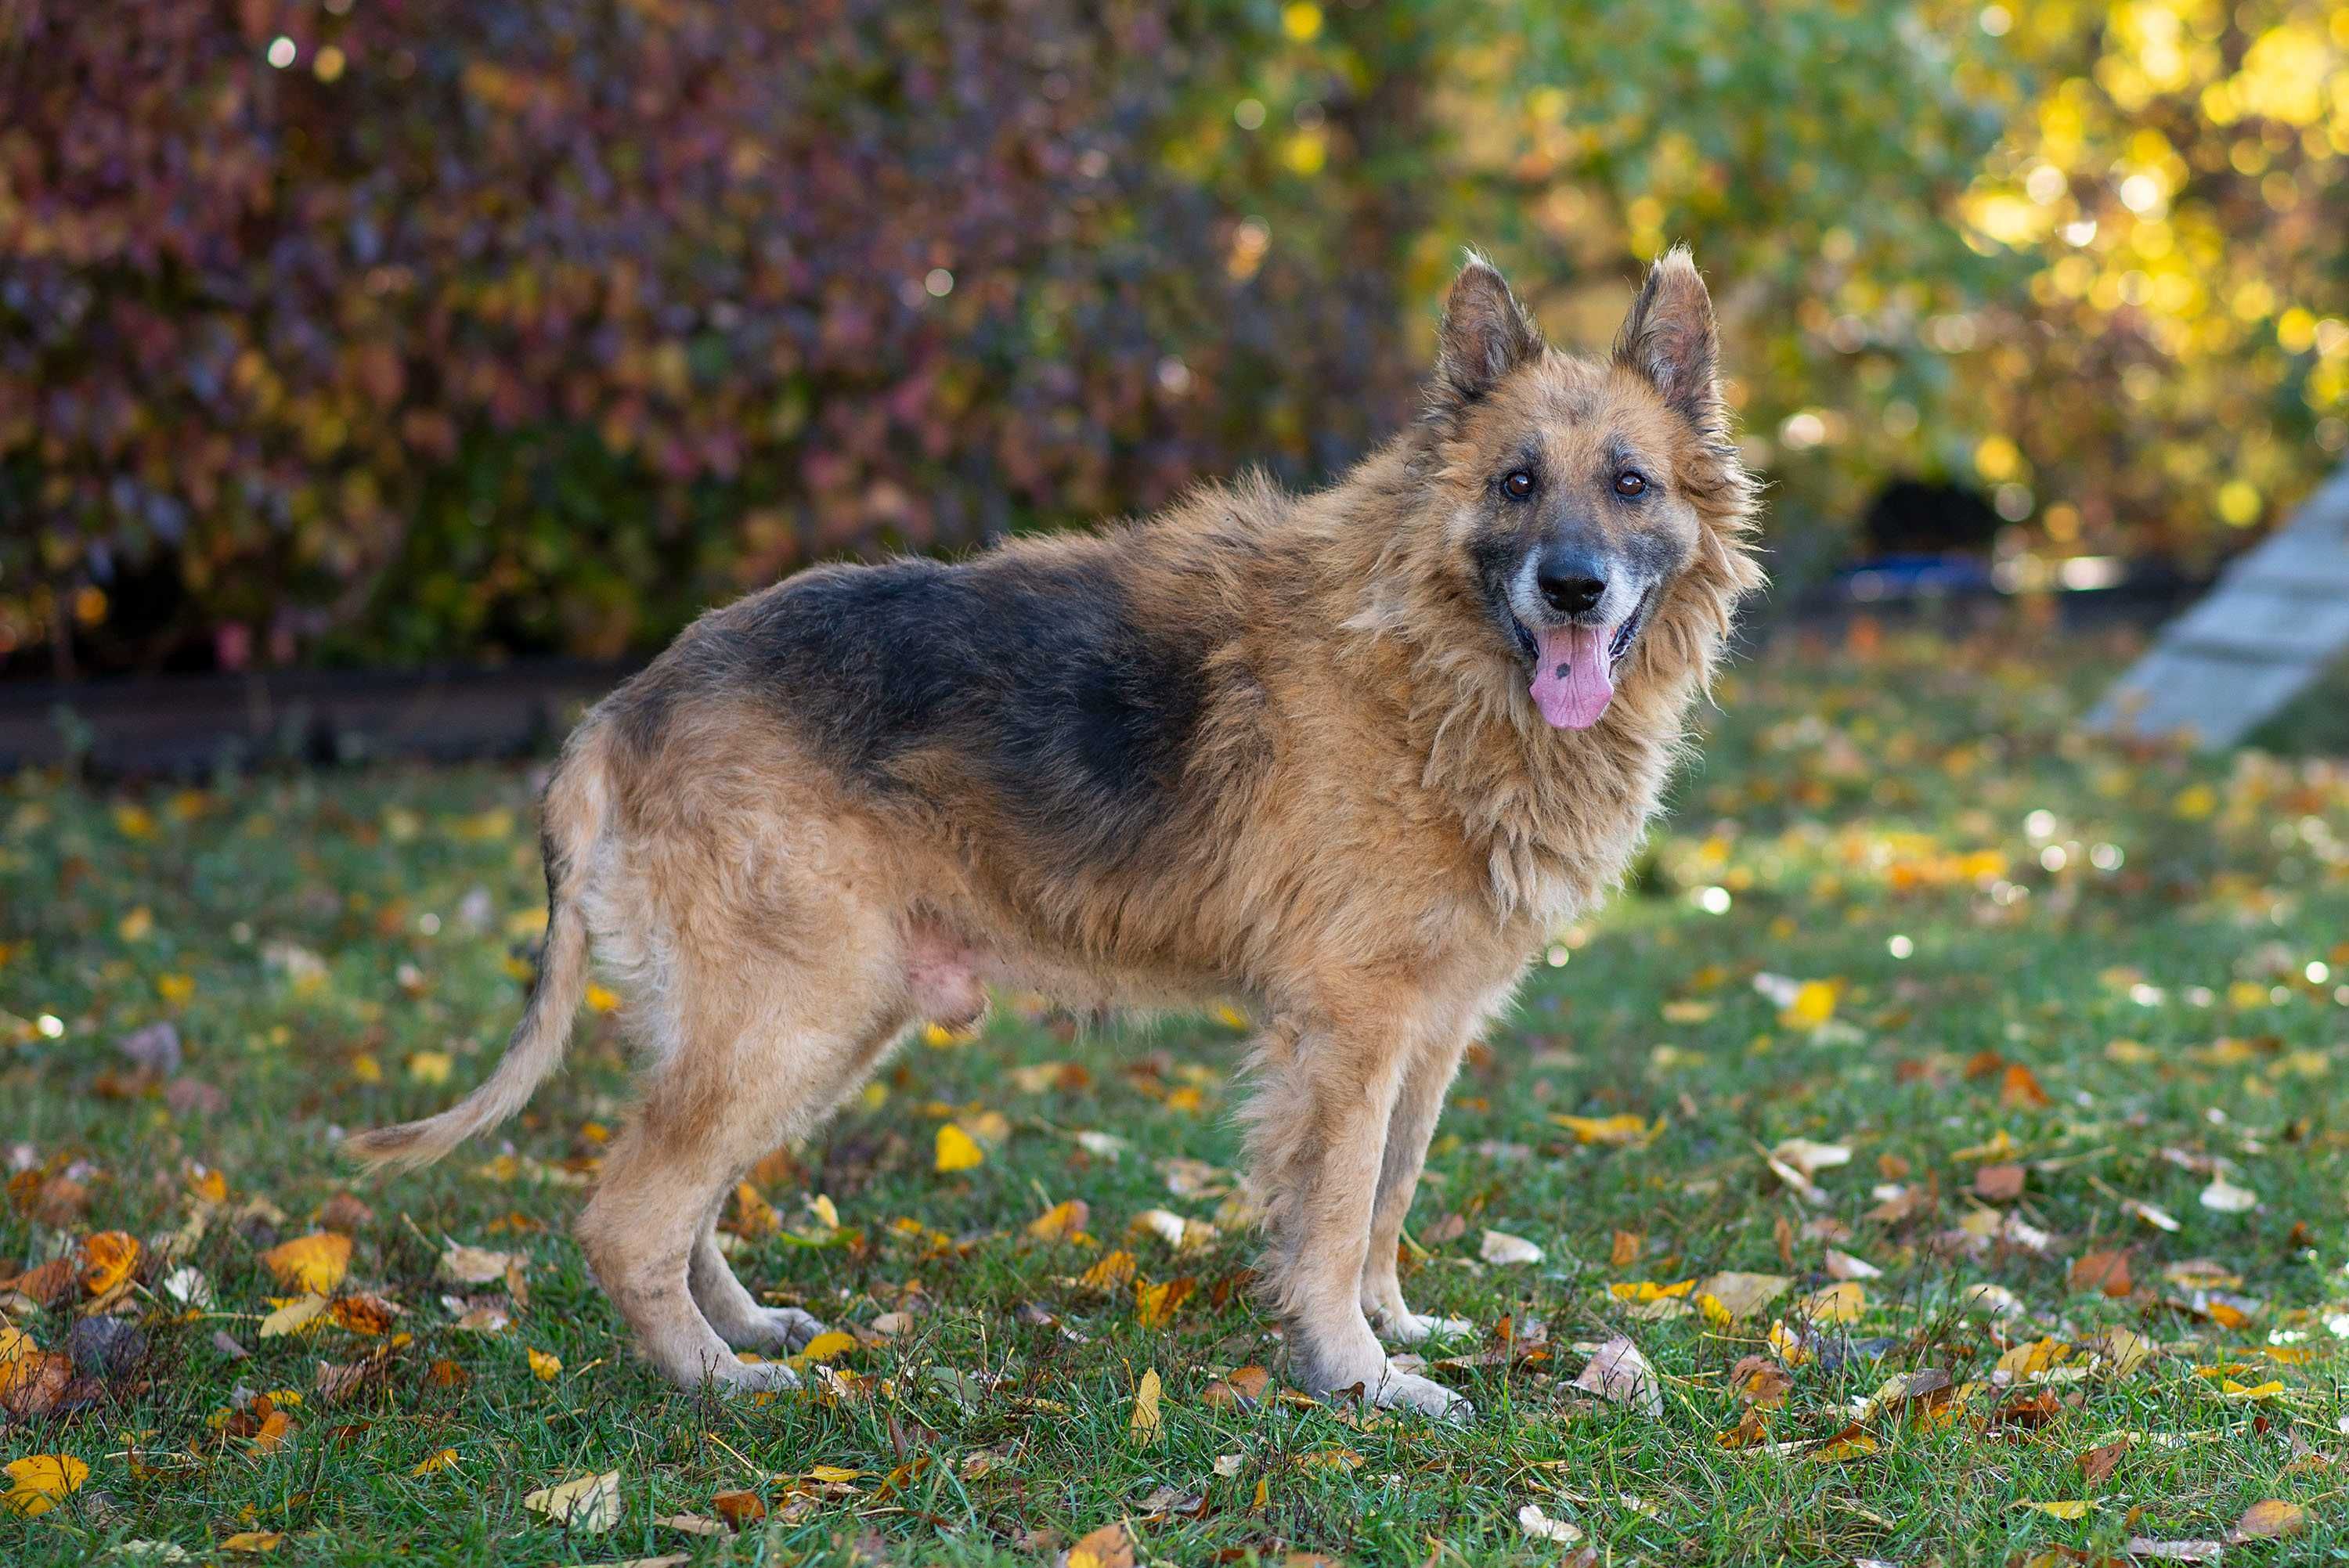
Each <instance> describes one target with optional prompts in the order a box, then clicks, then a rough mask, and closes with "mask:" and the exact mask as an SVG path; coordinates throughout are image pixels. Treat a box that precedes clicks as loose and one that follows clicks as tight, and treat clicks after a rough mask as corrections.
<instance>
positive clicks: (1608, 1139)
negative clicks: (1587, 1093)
mask: <svg viewBox="0 0 2349 1568" xmlns="http://www.w3.org/2000/svg"><path fill="white" fill-rule="evenodd" d="M1550 1120H1552V1121H1554V1122H1556V1123H1557V1125H1558V1126H1560V1127H1563V1128H1565V1129H1566V1130H1568V1132H1571V1133H1572V1134H1574V1140H1575V1141H1576V1142H1577V1143H1603V1144H1607V1145H1609V1146H1610V1147H1613V1148H1628V1147H1630V1146H1631V1145H1634V1144H1640V1143H1646V1142H1648V1141H1650V1140H1652V1139H1653V1138H1654V1137H1655V1136H1656V1134H1658V1133H1660V1132H1661V1131H1662V1130H1664V1119H1663V1118H1662V1117H1661V1116H1660V1117H1658V1118H1656V1119H1655V1120H1654V1121H1652V1122H1651V1121H1649V1120H1648V1119H1646V1118H1644V1117H1640V1116H1632V1115H1624V1116H1552V1117H1551V1118H1550Z"/></svg>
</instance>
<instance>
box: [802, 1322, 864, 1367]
mask: <svg viewBox="0 0 2349 1568" xmlns="http://www.w3.org/2000/svg"><path fill="white" fill-rule="evenodd" d="M855 1348H856V1336H854V1335H853V1334H843V1332H841V1331H840V1330H839V1329H837V1328H828V1329H826V1330H824V1332H823V1333H822V1334H819V1335H817V1336H815V1337H814V1338H813V1339H811V1340H809V1341H808V1342H807V1346H806V1347H805V1348H803V1349H802V1350H801V1352H800V1354H799V1359H801V1360H802V1361H812V1362H817V1363H822V1362H826V1361H837V1360H839V1359H840V1358H841V1357H843V1356H845V1355H847V1354H848V1353H849V1352H850V1351H852V1350H854V1349H855Z"/></svg>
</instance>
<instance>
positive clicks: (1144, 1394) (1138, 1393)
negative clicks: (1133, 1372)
mask: <svg viewBox="0 0 2349 1568" xmlns="http://www.w3.org/2000/svg"><path fill="white" fill-rule="evenodd" d="M1158 1393H1159V1382H1158V1372H1157V1369H1156V1368H1155V1367H1153V1368H1152V1369H1151V1370H1149V1371H1147V1372H1144V1373H1143V1375H1142V1383H1141V1385H1140V1386H1139V1387H1136V1388H1135V1389H1134V1391H1133V1417H1132V1418H1130V1419H1129V1420H1128V1421H1127V1422H1126V1428H1125V1429H1126V1434H1127V1435H1128V1436H1129V1437H1131V1438H1133V1440H1134V1441H1136V1442H1143V1443H1148V1442H1155V1441H1157V1440H1158V1436H1159V1433H1160V1431H1161V1430H1162V1426H1161V1423H1160V1420H1159V1416H1158Z"/></svg>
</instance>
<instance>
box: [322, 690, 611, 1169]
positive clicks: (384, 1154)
mask: <svg viewBox="0 0 2349 1568" xmlns="http://www.w3.org/2000/svg"><path fill="white" fill-rule="evenodd" d="M594 731H595V725H594V724H593V722H592V721H590V722H589V723H588V724H585V725H583V726H581V727H580V730H579V732H578V733H577V734H575V735H574V736H573V738H572V740H571V744H570V745H568V746H566V747H565V748H564V755H563V759H562V760H561V761H560V762H559V763H557V764H556V766H555V770H554V777H553V778H552V779H549V780H548V781H547V786H546V799H545V801H544V803H543V829H542V830H541V835H540V842H541V845H542V847H543V851H544V852H545V859H546V943H545V946H544V947H543V950H542V951H541V953H540V955H539V961H538V983H537V985H535V986H533V989H532V991H531V995H530V1000H529V1002H528V1003H526V1004H525V1005H524V1006H523V1015H522V1022H520V1023H518V1024H516V1025H515V1026H514V1031H513V1037H512V1038H511V1039H509V1040H508V1041H507V1042H506V1051H505V1056H504V1057H503V1058H502V1059H501V1060H500V1061H499V1063H498V1066H497V1070H496V1071H495V1072H493V1073H492V1074H491V1075H490V1076H489V1078H488V1079H487V1080H485V1081H484V1082H483V1083H482V1084H481V1087H480V1088H476V1089H475V1090H474V1091H473V1092H472V1093H471V1094H469V1095H467V1096H466V1097H465V1098H464V1099H461V1100H460V1101H458V1102H457V1103H456V1104H455V1105H452V1106H450V1108H449V1109H447V1110H444V1111H442V1112H441V1113H440V1115H438V1116H430V1117H427V1118H425V1119H423V1120H421V1121H408V1122H402V1123H401V1124H399V1125H398V1126H397V1127H381V1128H377V1129H376V1130H373V1131H370V1132H360V1133H355V1134H353V1135H352V1136H351V1138H350V1139H349V1140H347V1141H346V1142H345V1143H344V1145H343V1147H344V1148H345V1149H347V1150H349V1151H350V1153H351V1154H352V1155H353V1156H354V1157H355V1158H357V1159H358V1160H360V1161H364V1162H366V1163H367V1165H369V1166H371V1167H374V1168H376V1169H378V1170H384V1171H412V1170H414V1169H416V1168H417V1167H418V1166H420V1165H429V1164H430V1163H432V1161H435V1160H438V1159H440V1157H441V1156H442V1155H444V1154H446V1153H448V1152H449V1151H450V1150H452V1149H454V1148H456V1147H457V1145H459V1144H460V1143H462V1142H463V1141H465V1140H467V1139H468V1138H471V1137H472V1136H473V1135H474V1134H475V1133H477V1132H481V1131H482V1130H486V1129H488V1128H492V1127H495V1126H496V1125H497V1124H498V1123H499V1122H502V1121H503V1120H505V1119H506V1118H508V1117H510V1116H512V1114H513V1113H514V1112H516V1111H518V1110H520V1109H522V1108H523V1104H524V1103H525V1102H526V1101H527V1100H528V1099H530V1097H531V1094H532V1092H533V1090H535V1089H536V1088H538V1086H539V1084H540V1083H542V1082H543V1081H544V1079H545V1078H546V1076H547V1075H548V1074H549V1073H551V1072H553V1071H554V1069H555V1068H556V1066H557V1065H558V1064H560V1063H561V1062H562V1060H563V1047H564V1044H565V1043H566V1042H567V1041H568V1040H569V1038H570V1035H571V1019H572V1016H573V1015H574V1014H575V1013H576V1012H578V1010H579V1002H580V999H581V998H582V997H583V996H585V995H586V992H587V921H586V916H585V913H582V911H581V909H580V896H581V892H582V891H583V890H582V888H581V881H582V878H583V877H584V875H585V868H586V863H587V861H588V859H589V857H590V855H591V854H592V853H593V851H594V850H595V841H596V840H597V839H598V838H600V837H601V836H602V834H603V831H604V820H605V810H606V807H607V805H608V799H607V794H608V790H607V786H606V784H605V775H604V766H603V758H602V756H601V750H602V748H601V746H600V745H599V744H598V738H597V737H596V736H595V733H594Z"/></svg>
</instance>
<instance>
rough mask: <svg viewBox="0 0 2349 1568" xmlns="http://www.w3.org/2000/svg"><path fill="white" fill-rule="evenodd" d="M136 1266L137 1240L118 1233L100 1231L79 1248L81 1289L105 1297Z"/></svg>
mask: <svg viewBox="0 0 2349 1568" xmlns="http://www.w3.org/2000/svg"><path fill="white" fill-rule="evenodd" d="M138 1265H139V1239H138V1238H137V1237H136V1236H131V1235H127V1234H125V1233H123V1232H120V1231H100V1232H98V1234H96V1235H94V1236H92V1237H90V1239H89V1240H88V1241H86V1242H84V1243H82V1244H81V1283H82V1288H83V1289H85V1290H87V1291H88V1292H89V1294H90V1295H105V1294H106V1293H107V1292H109V1291H110V1290H112V1289H114V1287H115V1286H117V1285H119V1284H121V1283H122V1282H123V1281H124V1280H127V1279H129V1277H130V1271H131V1270H132V1269H134V1268H136V1267H137V1266H138Z"/></svg>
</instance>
